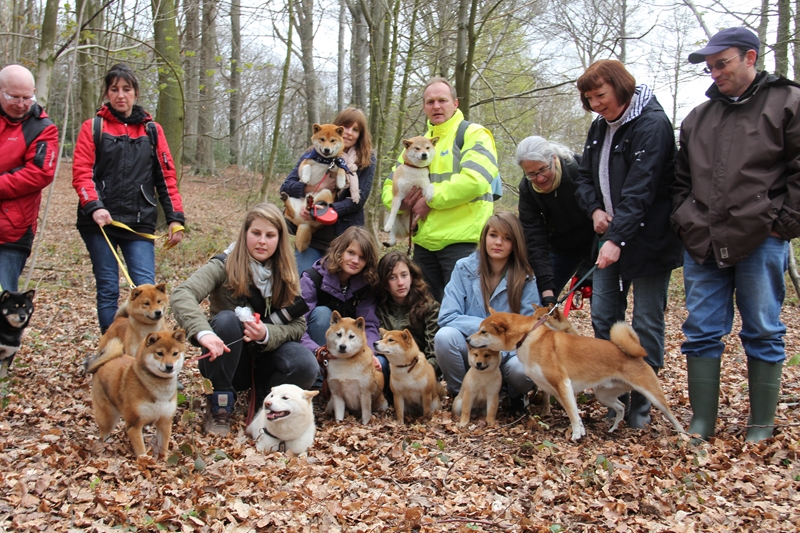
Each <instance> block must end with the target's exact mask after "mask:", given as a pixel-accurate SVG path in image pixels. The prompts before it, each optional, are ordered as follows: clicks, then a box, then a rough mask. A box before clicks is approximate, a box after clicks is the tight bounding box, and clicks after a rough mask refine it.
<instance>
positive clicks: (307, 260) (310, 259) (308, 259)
mask: <svg viewBox="0 0 800 533" xmlns="http://www.w3.org/2000/svg"><path fill="white" fill-rule="evenodd" d="M323 255H325V252H323V251H322V250H317V249H316V248H311V247H310V246H309V247H308V248H306V249H305V250H304V251H302V252H295V253H294V258H295V260H297V272H299V273H300V275H302V274H303V271H305V270H308V269H309V268H311V267H312V266H313V265H314V262H315V261H316V260H317V259H319V258H320V257H322V256H323Z"/></svg>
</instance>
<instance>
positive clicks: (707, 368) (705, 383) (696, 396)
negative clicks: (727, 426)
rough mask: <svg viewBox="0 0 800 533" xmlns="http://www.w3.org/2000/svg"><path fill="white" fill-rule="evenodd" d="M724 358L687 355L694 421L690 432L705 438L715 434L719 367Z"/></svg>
mask: <svg viewBox="0 0 800 533" xmlns="http://www.w3.org/2000/svg"><path fill="white" fill-rule="evenodd" d="M721 362H722V359H720V358H712V357H687V358H686V368H687V370H688V374H689V404H691V406H692V422H691V423H690V424H689V433H692V434H694V433H697V434H699V435H700V438H701V439H703V440H708V439H709V437H713V436H714V430H715V428H716V425H717V410H718V409H719V369H720V364H721Z"/></svg>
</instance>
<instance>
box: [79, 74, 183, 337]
mask: <svg viewBox="0 0 800 533" xmlns="http://www.w3.org/2000/svg"><path fill="white" fill-rule="evenodd" d="M103 96H104V98H105V99H106V100H107V102H106V104H105V105H103V107H101V108H100V110H99V111H98V112H97V116H96V117H95V118H92V119H89V120H87V121H86V122H84V123H83V125H82V126H81V131H80V134H79V135H78V141H77V143H76V144H75V156H74V163H73V165H72V185H73V187H74V188H75V191H76V192H77V193H78V197H79V200H80V204H79V206H78V224H77V226H78V231H79V232H80V234H81V238H82V239H83V241H84V243H86V249H87V250H88V251H89V257H90V258H91V260H92V271H93V272H94V279H95V283H96V285H97V315H98V319H99V322H100V330H101V332H105V331H106V330H107V329H108V328H109V327H110V326H111V323H112V322H113V321H114V315H115V314H116V312H117V306H118V303H119V267H118V266H117V259H116V257H115V256H114V253H113V252H112V249H111V248H112V247H113V248H114V249H119V250H121V251H122V255H123V256H124V257H125V264H126V265H127V267H128V272H129V274H130V277H131V280H132V281H133V283H134V284H135V285H136V286H139V285H142V284H145V283H150V284H154V283H155V277H156V262H155V246H154V241H153V239H152V238H148V237H145V236H141V235H139V234H137V233H134V232H139V233H144V234H152V233H153V232H155V229H156V218H157V216H158V210H157V208H156V205H157V203H156V200H158V203H160V204H161V207H163V209H164V214H165V215H166V220H167V224H169V240H168V241H167V245H168V246H172V245H175V244H178V243H179V242H181V239H182V238H183V222H184V216H183V202H182V200H181V195H180V193H179V192H178V184H177V181H176V178H175V163H174V162H173V161H172V155H171V154H170V151H169V146H167V140H166V138H165V137H164V130H162V129H161V125H160V124H157V123H156V122H154V121H153V117H151V116H150V115H149V114H148V113H147V112H146V111H145V110H144V109H142V107H141V106H139V105H137V104H136V101H137V99H138V98H139V81H138V80H137V79H136V75H135V74H134V72H133V70H132V69H131V68H130V67H128V66H127V65H121V64H119V65H114V66H113V67H111V70H109V71H108V73H107V74H106V76H105V80H104V87H103ZM156 192H158V194H157V195H156ZM117 222H121V223H122V224H124V225H127V226H128V228H124V227H118V226H112V225H111V224H112V223H117ZM101 230H102V231H105V233H106V234H107V235H108V240H109V242H106V237H105V236H104V235H103V233H102V231H101Z"/></svg>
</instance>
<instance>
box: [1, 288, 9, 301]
mask: <svg viewBox="0 0 800 533" xmlns="http://www.w3.org/2000/svg"><path fill="white" fill-rule="evenodd" d="M9 298H11V291H6V290H4V291H3V294H0V302H5V301H6V300H8V299H9Z"/></svg>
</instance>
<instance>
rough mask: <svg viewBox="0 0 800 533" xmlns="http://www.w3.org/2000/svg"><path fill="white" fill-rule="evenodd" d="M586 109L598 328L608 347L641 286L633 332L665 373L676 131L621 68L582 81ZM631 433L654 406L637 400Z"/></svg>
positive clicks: (585, 196) (597, 70) (674, 253)
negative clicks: (590, 117)
mask: <svg viewBox="0 0 800 533" xmlns="http://www.w3.org/2000/svg"><path fill="white" fill-rule="evenodd" d="M578 91H579V92H580V97H581V101H582V102H583V108H584V109H586V110H587V111H595V112H596V113H598V114H599V115H600V116H599V117H597V118H596V119H595V120H594V122H593V123H592V126H591V128H590V129H589V135H588V137H587V140H586V146H585V148H584V152H583V159H582V160H581V165H580V169H579V171H578V178H577V182H576V183H577V189H576V197H577V199H578V203H579V204H580V205H581V207H582V208H583V210H584V211H585V212H586V214H587V215H589V216H590V217H591V219H592V222H593V224H594V230H595V232H596V233H597V234H598V235H599V237H600V250H599V252H598V257H597V266H598V267H599V268H598V270H597V271H595V273H594V278H593V282H592V290H593V293H592V326H593V327H594V332H595V336H596V337H598V338H602V339H608V334H609V331H610V330H611V326H612V325H613V324H614V323H615V322H617V321H619V320H625V311H626V308H627V299H628V291H629V290H630V287H631V285H633V329H634V330H635V331H636V333H637V334H638V335H639V339H640V340H641V343H642V346H643V347H644V349H645V350H646V351H647V358H646V359H645V361H647V363H648V364H649V365H650V366H651V367H652V368H653V370H654V371H655V372H656V373H658V371H659V369H660V368H661V367H662V366H663V365H664V310H665V309H666V306H667V290H668V288H669V278H670V274H671V272H672V270H673V269H674V268H676V267H678V266H680V265H681V257H682V247H681V243H680V241H679V240H678V239H677V237H676V236H675V235H674V234H673V232H672V228H671V225H670V221H669V216H670V212H671V209H672V200H671V197H670V189H671V187H672V183H673V181H674V174H673V166H674V160H675V135H674V133H673V129H672V124H671V123H670V121H669V118H667V115H666V113H664V110H663V108H662V107H661V105H660V104H659V103H658V101H656V98H655V96H654V95H653V92H652V91H651V90H650V88H649V87H647V86H646V85H639V86H637V85H636V81H635V80H634V78H633V76H632V75H631V74H630V73H629V72H628V71H627V70H626V69H625V67H624V66H623V65H622V63H620V62H619V61H614V60H606V59H604V60H600V61H597V62H595V63H593V64H592V65H591V66H589V68H588V69H587V70H586V72H585V73H584V74H583V75H582V76H581V77H580V78H579V79H578ZM630 401H631V406H630V412H629V413H628V415H627V416H626V420H627V422H628V425H629V426H630V427H636V428H641V427H644V426H645V425H646V424H648V423H649V422H650V414H649V412H650V403H649V402H648V401H647V400H646V399H645V398H644V396H642V395H641V394H639V393H636V392H634V393H632V394H631V400H630Z"/></svg>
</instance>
